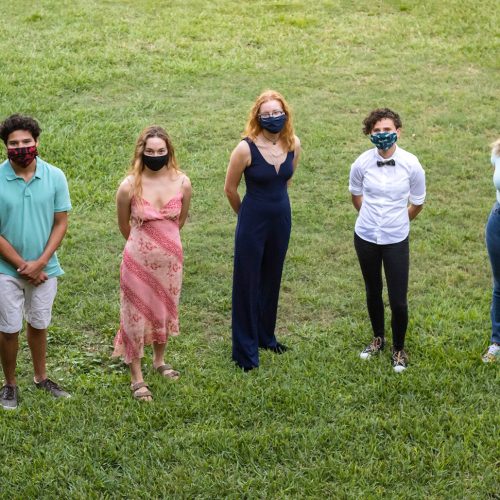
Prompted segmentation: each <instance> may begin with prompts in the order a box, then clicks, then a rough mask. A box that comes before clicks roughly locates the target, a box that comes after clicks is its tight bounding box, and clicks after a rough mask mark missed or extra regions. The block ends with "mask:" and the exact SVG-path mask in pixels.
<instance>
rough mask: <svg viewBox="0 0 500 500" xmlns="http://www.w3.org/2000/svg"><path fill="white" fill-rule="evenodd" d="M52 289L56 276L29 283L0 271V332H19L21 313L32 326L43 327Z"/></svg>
mask: <svg viewBox="0 0 500 500" xmlns="http://www.w3.org/2000/svg"><path fill="white" fill-rule="evenodd" d="M56 292H57V278H49V279H48V280H47V281H45V282H44V283H42V284H41V285H38V286H33V285H32V284H31V283H30V282H29V281H26V280H23V279H20V278H15V277H14V276H9V275H8V274H0V332H3V333H17V332H19V331H20V330H21V329H22V327H23V316H24V318H26V321H27V322H28V323H29V324H30V325H31V326H32V327H33V328H37V329H39V330H43V329H45V328H47V327H48V326H49V325H50V320H51V317H52V304H53V303H54V299H55V297H56Z"/></svg>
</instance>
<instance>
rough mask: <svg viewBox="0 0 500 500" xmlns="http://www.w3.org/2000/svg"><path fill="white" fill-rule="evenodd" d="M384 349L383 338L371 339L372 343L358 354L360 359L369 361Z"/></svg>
mask: <svg viewBox="0 0 500 500" xmlns="http://www.w3.org/2000/svg"><path fill="white" fill-rule="evenodd" d="M384 347H385V340H384V338H383V337H373V340H372V343H371V344H369V345H367V346H366V347H365V348H364V349H363V350H362V351H361V352H360V353H359V357H360V358H361V359H370V358H371V357H372V356H375V354H378V353H379V352H380V351H382V350H383V349H384Z"/></svg>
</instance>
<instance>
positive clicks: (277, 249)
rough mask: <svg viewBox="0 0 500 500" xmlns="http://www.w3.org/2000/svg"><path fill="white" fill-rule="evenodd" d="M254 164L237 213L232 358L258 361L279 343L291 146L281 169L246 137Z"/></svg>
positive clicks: (250, 365)
mask: <svg viewBox="0 0 500 500" xmlns="http://www.w3.org/2000/svg"><path fill="white" fill-rule="evenodd" d="M244 140H245V141H246V142H247V143H248V145H249V146H250V153H251V156H252V161H251V164H250V165H249V166H248V167H247V168H246V169H245V171H244V175H245V183H246V194H245V197H244V198H243V201H242V203H241V206H240V210H239V212H238V223H237V225H236V236H235V249H234V274H233V310H232V334H233V360H234V361H235V362H236V363H237V364H238V365H239V366H241V367H242V368H246V369H251V368H253V367H257V366H259V347H269V348H273V347H276V336H275V335H274V327H275V325H276V312H277V309H278V297H279V291H280V283H281V273H282V270H283V263H284V261H285V256H286V251H287V249H288V241H289V240H290V230H291V227H292V219H291V212H290V201H289V199H288V191H287V181H288V180H289V179H290V178H291V177H292V175H293V158H294V152H293V151H289V152H288V154H287V156H286V159H285V161H284V162H283V163H282V164H281V166H280V168H279V171H278V173H276V169H275V167H274V165H272V164H271V163H268V162H267V161H266V160H265V159H264V157H263V156H262V154H261V152H260V151H259V149H258V148H257V146H256V145H255V144H254V143H253V142H252V141H251V140H250V139H248V138H245V139H244Z"/></svg>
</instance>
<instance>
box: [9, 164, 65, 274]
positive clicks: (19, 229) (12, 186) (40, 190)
mask: <svg viewBox="0 0 500 500" xmlns="http://www.w3.org/2000/svg"><path fill="white" fill-rule="evenodd" d="M69 210H71V201H70V198H69V190H68V183H67V181H66V177H65V175H64V173H63V172H62V170H60V169H58V168H57V167H54V166H53V165H50V164H49V163H47V162H45V161H43V160H42V159H40V158H39V157H37V158H36V170H35V175H33V177H32V178H31V179H30V180H29V182H26V181H25V180H24V179H22V178H21V177H18V176H17V175H16V174H15V172H14V170H13V169H12V166H11V164H10V162H9V160H7V161H4V162H3V163H2V164H0V235H1V236H3V237H4V238H5V239H6V240H7V241H8V242H9V243H10V244H11V245H12V246H13V247H14V248H15V249H16V251H17V253H18V254H19V255H21V257H22V258H23V259H24V260H36V259H38V258H39V257H40V255H42V253H43V251H44V249H45V246H46V245H47V241H48V240H49V236H50V233H51V232H52V227H53V226H54V213H55V212H68V211H69ZM44 271H45V272H46V273H47V275H48V276H49V278H53V277H55V276H60V275H61V274H64V271H63V270H62V269H61V266H60V265H59V261H58V259H57V255H56V254H55V253H54V255H52V257H51V258H50V260H49V262H48V264H47V267H46V268H45V269H44ZM0 273H1V274H9V275H10V276H15V277H17V278H18V277H20V275H19V273H18V272H17V271H16V269H15V267H14V266H12V265H11V264H9V263H8V262H7V261H6V260H4V259H2V258H1V257H0Z"/></svg>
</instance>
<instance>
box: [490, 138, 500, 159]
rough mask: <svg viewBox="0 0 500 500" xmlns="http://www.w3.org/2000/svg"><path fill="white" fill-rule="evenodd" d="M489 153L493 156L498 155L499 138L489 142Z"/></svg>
mask: <svg viewBox="0 0 500 500" xmlns="http://www.w3.org/2000/svg"><path fill="white" fill-rule="evenodd" d="M491 153H492V154H493V155H495V156H500V139H497V140H496V141H495V142H492V143H491Z"/></svg>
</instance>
